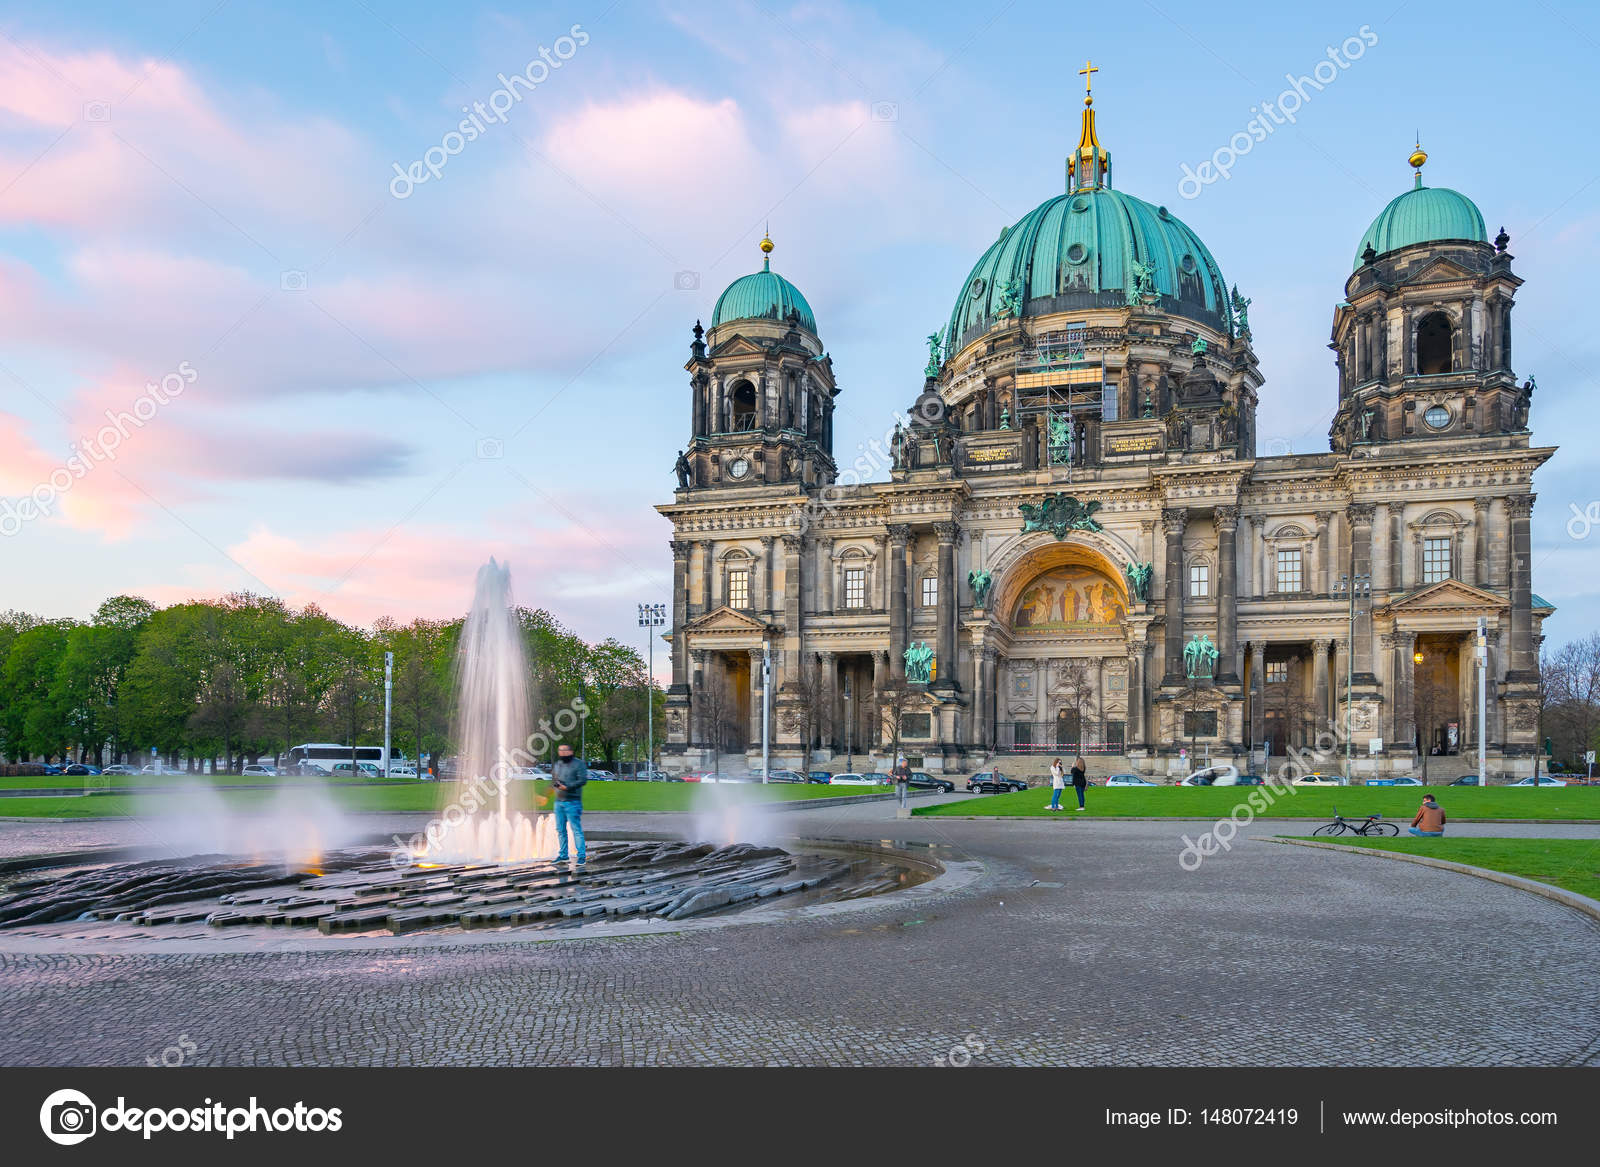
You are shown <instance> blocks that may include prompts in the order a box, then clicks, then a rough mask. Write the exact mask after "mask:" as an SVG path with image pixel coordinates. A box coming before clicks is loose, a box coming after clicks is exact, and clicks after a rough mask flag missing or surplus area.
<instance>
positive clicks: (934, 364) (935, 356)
mask: <svg viewBox="0 0 1600 1167" xmlns="http://www.w3.org/2000/svg"><path fill="white" fill-rule="evenodd" d="M943 345H944V338H943V335H942V334H941V333H938V332H935V333H933V334H931V335H930V336H929V337H928V367H927V368H925V369H923V370H922V371H923V373H925V374H926V375H927V376H929V377H937V376H938V375H939V366H940V365H941V364H942V363H943V361H942V360H941V358H940V355H939V350H940V349H941V348H942V347H943Z"/></svg>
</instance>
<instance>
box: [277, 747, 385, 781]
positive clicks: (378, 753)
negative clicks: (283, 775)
mask: <svg viewBox="0 0 1600 1167" xmlns="http://www.w3.org/2000/svg"><path fill="white" fill-rule="evenodd" d="M354 752H355V760H356V761H357V762H371V763H372V764H373V765H374V766H376V767H377V768H378V771H379V772H380V773H381V772H382V771H383V768H384V757H383V747H382V746H357V747H356V748H355V751H354ZM350 754H351V749H350V747H349V746H341V745H339V744H337V743H336V742H306V743H305V744H304V745H298V746H293V747H291V748H290V750H289V756H288V758H287V759H285V762H286V764H287V770H288V772H289V773H290V774H303V773H305V772H306V771H308V770H315V771H317V772H318V773H320V774H331V773H333V768H334V766H336V765H338V764H339V763H340V762H348V761H350V760H351V759H350ZM401 758H402V755H401V754H398V753H396V754H395V759H394V760H395V761H396V762H398V761H400V760H401ZM302 763H304V765H303V766H302Z"/></svg>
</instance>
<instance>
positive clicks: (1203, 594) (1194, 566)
mask: <svg viewBox="0 0 1600 1167" xmlns="http://www.w3.org/2000/svg"><path fill="white" fill-rule="evenodd" d="M1210 596H1211V568H1210V566H1209V565H1208V564H1204V563H1191V564H1190V565H1189V598H1190V599H1191V600H1204V599H1208V598H1210Z"/></svg>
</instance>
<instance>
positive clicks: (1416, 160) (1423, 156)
mask: <svg viewBox="0 0 1600 1167" xmlns="http://www.w3.org/2000/svg"><path fill="white" fill-rule="evenodd" d="M1427 160H1428V152H1427V151H1426V150H1424V149H1423V148H1422V132H1421V131H1420V130H1419V131H1418V132H1417V144H1416V146H1414V147H1413V148H1412V150H1411V157H1410V158H1408V159H1406V161H1407V162H1409V163H1411V165H1412V168H1413V169H1414V170H1415V171H1416V175H1415V177H1416V180H1417V185H1418V186H1421V185H1422V164H1423V163H1424V162H1426V161H1427Z"/></svg>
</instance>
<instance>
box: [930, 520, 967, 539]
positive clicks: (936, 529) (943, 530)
mask: <svg viewBox="0 0 1600 1167" xmlns="http://www.w3.org/2000/svg"><path fill="white" fill-rule="evenodd" d="M933 533H934V534H935V535H937V536H939V542H941V543H955V542H957V541H958V540H959V539H960V538H961V524H960V523H935V524H934V525H933Z"/></svg>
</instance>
